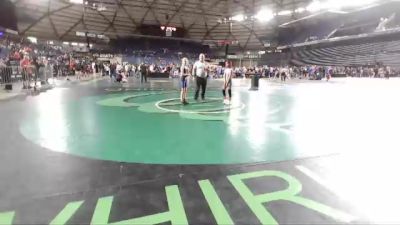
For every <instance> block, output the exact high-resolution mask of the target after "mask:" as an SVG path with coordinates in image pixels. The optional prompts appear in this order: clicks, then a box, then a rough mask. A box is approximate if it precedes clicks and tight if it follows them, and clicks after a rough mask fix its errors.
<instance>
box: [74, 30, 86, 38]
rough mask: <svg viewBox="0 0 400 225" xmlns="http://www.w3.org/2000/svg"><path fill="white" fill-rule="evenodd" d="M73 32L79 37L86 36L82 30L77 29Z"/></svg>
mask: <svg viewBox="0 0 400 225" xmlns="http://www.w3.org/2000/svg"><path fill="white" fill-rule="evenodd" d="M75 34H76V36H79V37H85V36H86V33H85V32H82V31H77V32H76V33H75Z"/></svg>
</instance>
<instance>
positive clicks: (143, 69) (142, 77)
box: [140, 63, 149, 83]
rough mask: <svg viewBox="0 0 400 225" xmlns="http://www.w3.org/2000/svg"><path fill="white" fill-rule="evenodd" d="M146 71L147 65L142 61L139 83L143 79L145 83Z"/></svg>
mask: <svg viewBox="0 0 400 225" xmlns="http://www.w3.org/2000/svg"><path fill="white" fill-rule="evenodd" d="M148 72H149V71H148V68H147V66H146V65H145V64H144V63H142V64H141V65H140V83H143V80H144V82H145V83H147V74H148Z"/></svg>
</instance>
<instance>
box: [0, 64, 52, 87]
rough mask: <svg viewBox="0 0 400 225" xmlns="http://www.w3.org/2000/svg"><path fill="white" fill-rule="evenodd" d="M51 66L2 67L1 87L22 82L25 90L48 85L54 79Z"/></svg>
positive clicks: (0, 72) (0, 75)
mask: <svg viewBox="0 0 400 225" xmlns="http://www.w3.org/2000/svg"><path fill="white" fill-rule="evenodd" d="M53 76H54V74H53V67H52V66H51V65H45V66H40V67H39V68H36V67H34V66H27V67H21V66H6V67H0V85H9V84H16V83H21V82H22V87H23V88H30V87H36V86H37V85H39V84H42V85H43V84H47V83H48V82H49V79H51V78H53Z"/></svg>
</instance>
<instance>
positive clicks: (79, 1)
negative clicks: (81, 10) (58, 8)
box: [69, 0, 83, 4]
mask: <svg viewBox="0 0 400 225" xmlns="http://www.w3.org/2000/svg"><path fill="white" fill-rule="evenodd" d="M69 2H71V3H73V4H83V0H69Z"/></svg>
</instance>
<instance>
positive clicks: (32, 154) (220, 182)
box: [0, 78, 400, 225]
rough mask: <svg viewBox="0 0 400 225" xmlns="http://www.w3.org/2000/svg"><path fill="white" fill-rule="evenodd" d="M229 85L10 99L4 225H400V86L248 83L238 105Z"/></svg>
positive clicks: (116, 87)
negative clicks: (228, 98) (202, 97)
mask: <svg viewBox="0 0 400 225" xmlns="http://www.w3.org/2000/svg"><path fill="white" fill-rule="evenodd" d="M221 84H222V83H221V81H218V80H211V81H209V85H208V88H207V93H206V101H205V102H195V101H194V100H193V98H192V96H193V90H192V89H191V91H190V93H189V95H190V99H189V102H190V104H189V105H187V106H182V105H181V104H179V99H178V98H179V93H178V89H179V88H178V82H177V80H170V79H152V80H150V82H149V83H147V84H140V83H139V82H138V81H137V80H135V79H132V80H129V82H128V83H125V84H116V83H113V82H111V81H110V80H109V79H101V80H97V81H87V82H82V83H78V82H65V83H62V84H60V85H57V87H55V88H53V89H51V90H47V91H45V92H42V93H40V94H35V95H27V96H23V97H22V96H20V97H17V98H14V99H11V100H6V101H0V115H1V125H2V126H1V129H0V146H1V148H0V149H1V150H0V180H1V182H0V199H1V201H0V224H1V225H3V224H4V225H6V224H7V225H8V224H89V223H91V224H178V225H181V224H221V225H222V224H336V223H344V224H348V223H351V224H354V223H357V224H366V223H370V224H384V223H385V224H388V223H392V224H393V223H400V214H399V213H398V210H397V209H398V207H397V205H398V204H397V202H399V201H400V193H399V192H398V190H399V188H400V183H399V182H398V173H397V171H399V169H400V166H399V163H398V156H399V154H398V153H397V152H398V150H399V149H400V141H399V139H398V135H399V133H400V132H399V130H400V126H399V125H400V117H399V115H400V106H399V105H398V104H397V102H398V97H399V96H400V89H399V88H398V86H399V85H400V80H398V79H391V80H380V79H347V78H343V79H336V80H335V79H334V80H332V81H330V82H326V81H289V82H288V83H286V84H282V83H280V82H271V81H265V80H261V81H260V88H259V90H258V91H250V90H249V87H250V80H242V79H237V80H234V85H233V99H232V104H231V105H230V106H224V105H223V104H222V97H221V95H222V94H221V91H220V87H221ZM190 86H193V85H192V84H190Z"/></svg>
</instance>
